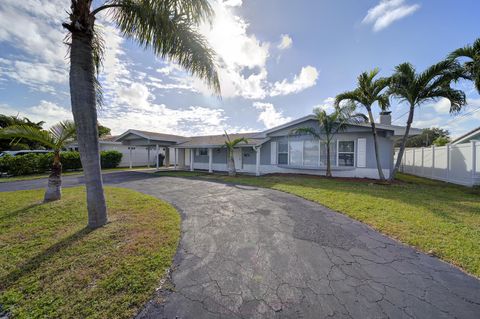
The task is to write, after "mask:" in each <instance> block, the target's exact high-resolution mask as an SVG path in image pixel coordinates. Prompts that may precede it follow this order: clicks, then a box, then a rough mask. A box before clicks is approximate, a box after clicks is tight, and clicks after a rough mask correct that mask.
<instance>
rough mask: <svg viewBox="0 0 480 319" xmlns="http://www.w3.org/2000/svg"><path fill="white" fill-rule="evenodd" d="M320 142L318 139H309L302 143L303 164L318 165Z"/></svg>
mask: <svg viewBox="0 0 480 319" xmlns="http://www.w3.org/2000/svg"><path fill="white" fill-rule="evenodd" d="M319 160H320V144H319V142H318V141H315V140H310V141H305V142H304V143H303V165H305V166H319Z"/></svg>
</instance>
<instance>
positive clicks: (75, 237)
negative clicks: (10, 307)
mask: <svg viewBox="0 0 480 319" xmlns="http://www.w3.org/2000/svg"><path fill="white" fill-rule="evenodd" d="M91 232H92V230H91V229H89V228H87V227H85V228H83V229H81V230H79V231H77V232H76V233H73V234H71V235H70V236H68V237H66V238H64V239H62V240H61V241H59V242H57V243H55V244H54V245H52V246H50V247H48V248H47V249H45V250H44V251H42V252H41V253H39V254H38V255H36V256H34V257H32V258H31V259H29V260H27V261H26V262H25V263H23V264H22V265H19V266H18V267H17V268H16V269H15V270H14V271H12V272H10V273H9V274H7V275H6V276H4V277H1V278H0V290H4V289H6V288H8V287H9V286H11V285H12V284H14V283H15V282H16V281H17V280H19V279H20V278H21V277H23V276H24V275H26V274H27V273H29V272H32V271H35V270H37V269H38V268H39V267H40V266H41V265H42V264H43V263H44V262H46V261H48V260H49V259H51V258H52V257H53V256H54V255H55V254H57V253H58V252H60V251H61V250H63V249H66V248H68V247H70V246H72V245H73V244H74V243H75V242H77V241H79V240H81V239H82V238H84V237H85V236H87V235H88V234H89V233H91Z"/></svg>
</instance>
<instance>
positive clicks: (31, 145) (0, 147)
mask: <svg viewBox="0 0 480 319" xmlns="http://www.w3.org/2000/svg"><path fill="white" fill-rule="evenodd" d="M44 124H45V122H44V121H40V122H32V121H31V120H30V119H28V118H26V117H24V118H20V117H18V116H11V115H4V114H0V128H5V127H8V126H12V125H26V126H30V127H33V128H37V129H39V130H41V129H42V126H43V125H44ZM39 148H42V146H41V144H39V143H37V142H35V141H30V140H25V139H22V138H6V139H0V151H1V152H3V151H8V150H11V151H16V150H29V149H39Z"/></svg>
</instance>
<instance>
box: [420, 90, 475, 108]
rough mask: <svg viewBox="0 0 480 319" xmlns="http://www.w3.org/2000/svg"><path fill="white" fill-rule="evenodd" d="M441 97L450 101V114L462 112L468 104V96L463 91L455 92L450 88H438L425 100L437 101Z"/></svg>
mask: <svg viewBox="0 0 480 319" xmlns="http://www.w3.org/2000/svg"><path fill="white" fill-rule="evenodd" d="M441 97H443V98H446V99H448V100H449V101H450V113H458V112H460V111H461V110H462V108H463V107H464V106H465V105H466V103H467V100H466V96H465V93H464V92H463V91H461V90H455V89H452V88H450V87H443V88H437V89H435V90H433V91H431V92H430V93H429V95H428V96H426V97H425V100H426V99H432V100H436V99H438V98H441Z"/></svg>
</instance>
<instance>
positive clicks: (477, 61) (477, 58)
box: [448, 38, 480, 93]
mask: <svg viewBox="0 0 480 319" xmlns="http://www.w3.org/2000/svg"><path fill="white" fill-rule="evenodd" d="M448 58H449V59H451V60H455V59H459V58H468V59H470V61H467V62H465V63H464V64H463V68H464V69H465V72H466V78H468V79H469V80H472V81H473V82H474V84H475V87H476V89H477V91H478V92H479V93H480V38H479V39H477V40H475V42H473V45H467V46H465V47H463V48H460V49H457V50H455V51H453V52H452V53H450V55H449V56H448Z"/></svg>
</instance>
